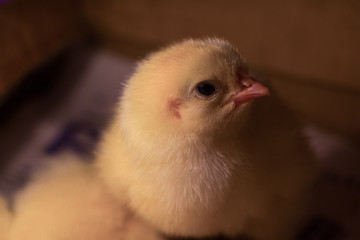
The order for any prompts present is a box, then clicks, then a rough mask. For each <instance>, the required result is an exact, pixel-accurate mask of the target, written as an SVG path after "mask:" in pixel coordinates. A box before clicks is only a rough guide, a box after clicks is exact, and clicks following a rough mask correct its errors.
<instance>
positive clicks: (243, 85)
mask: <svg viewBox="0 0 360 240" xmlns="http://www.w3.org/2000/svg"><path fill="white" fill-rule="evenodd" d="M253 84H254V81H253V80H252V79H251V78H245V79H241V80H240V86H241V88H243V89H244V88H249V87H251V86H252V85H253Z"/></svg>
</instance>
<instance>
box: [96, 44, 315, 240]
mask: <svg viewBox="0 0 360 240" xmlns="http://www.w3.org/2000/svg"><path fill="white" fill-rule="evenodd" d="M96 164H97V166H98V168H99V174H100V176H101V178H102V181H103V182H104V183H105V185H106V186H107V187H108V188H109V190H110V191H111V192H112V193H113V194H114V196H115V197H116V198H117V199H119V201H121V202H125V203H126V204H128V206H130V208H131V209H132V210H133V211H134V212H136V214H138V215H139V216H141V217H142V218H143V219H145V220H146V221H148V222H149V223H150V224H151V225H152V226H154V227H155V228H156V229H158V230H159V231H160V232H162V233H164V234H165V235H169V236H182V237H207V236H214V235H219V234H223V235H227V236H237V235H240V234H245V235H248V236H251V237H255V239H259V240H265V239H266V240H272V239H274V240H275V239H276V240H280V239H291V237H293V235H294V233H295V229H296V227H297V226H298V224H299V223H300V219H301V217H302V215H303V212H304V208H305V205H306V198H307V197H306V196H307V195H306V194H307V190H308V188H309V186H310V185H311V182H312V178H313V176H314V172H315V171H314V162H313V157H312V154H311V152H310V150H309V149H308V146H307V144H306V143H305V141H304V139H303V138H302V135H301V125H300V124H299V122H298V121H297V119H296V117H295V116H294V115H293V114H292V113H291V112H290V111H288V110H287V109H286V107H284V106H283V105H282V104H281V103H280V101H279V100H278V99H277V98H276V97H275V96H273V95H270V96H269V89H268V88H267V87H265V86H264V85H263V84H261V83H259V82H257V81H256V80H254V78H252V77H251V75H250V74H249V69H248V67H247V65H246V62H245V60H244V59H243V58H242V57H241V56H240V54H239V53H238V51H237V50H236V49H235V48H234V47H232V46H231V45H230V44H229V43H228V42H226V41H223V40H219V39H205V40H186V41H183V42H180V43H176V44H174V45H171V46H169V47H167V48H165V49H162V50H161V51H159V52H157V53H154V54H152V55H150V56H149V57H148V58H147V59H145V60H143V61H142V62H141V63H140V64H139V65H138V68H137V71H136V72H135V74H134V75H133V76H132V77H131V78H130V79H129V81H128V83H127V85H126V87H125V90H124V94H123V96H122V99H121V102H120V104H119V106H118V108H117V111H116V116H115V118H114V120H113V122H112V124H111V126H110V127H109V129H108V130H107V132H106V134H105V137H104V139H103V142H102V144H101V148H100V151H99V154H98V159H97V163H96Z"/></svg>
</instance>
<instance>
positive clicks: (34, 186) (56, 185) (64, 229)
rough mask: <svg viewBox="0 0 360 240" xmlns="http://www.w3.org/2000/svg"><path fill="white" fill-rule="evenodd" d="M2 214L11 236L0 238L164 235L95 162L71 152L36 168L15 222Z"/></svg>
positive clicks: (152, 238) (104, 239) (90, 239)
mask: <svg viewBox="0 0 360 240" xmlns="http://www.w3.org/2000/svg"><path fill="white" fill-rule="evenodd" d="M0 211H1V210H0ZM0 216H1V217H2V213H1V212H0ZM1 220H2V219H1ZM1 220H0V233H1V229H2V228H7V229H6V230H7V232H6V233H7V234H8V236H5V237H4V238H1V237H0V240H23V239H29V240H116V239H119V240H140V239H148V240H161V239H162V238H161V236H160V235H159V234H158V233H157V232H156V231H155V230H154V229H153V228H152V227H150V226H149V225H148V224H147V223H145V222H144V221H143V220H142V219H140V218H138V217H137V216H135V215H134V214H133V213H132V212H131V211H130V210H129V209H128V208H127V207H126V206H124V204H123V203H122V202H119V201H118V200H117V199H114V198H113V197H112V196H111V195H110V194H109V193H108V192H107V190H106V188H105V187H104V186H103V184H102V183H101V182H100V181H98V178H97V173H96V170H95V169H94V168H93V166H92V165H89V164H86V163H83V162H81V161H79V159H76V158H74V157H72V156H65V157H61V159H56V161H53V162H52V163H51V164H50V165H48V166H47V167H46V168H45V169H43V171H41V172H39V173H37V174H36V176H35V177H34V179H33V180H32V181H31V183H29V186H28V187H26V188H25V189H24V190H23V191H21V192H20V193H19V194H18V195H17V197H16V201H15V203H14V214H13V219H12V221H11V224H9V222H7V223H6V225H5V224H4V225H2V222H1Z"/></svg>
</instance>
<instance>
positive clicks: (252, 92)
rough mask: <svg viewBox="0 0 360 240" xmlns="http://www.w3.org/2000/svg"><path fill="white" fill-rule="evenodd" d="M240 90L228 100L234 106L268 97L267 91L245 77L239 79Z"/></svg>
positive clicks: (262, 86)
mask: <svg viewBox="0 0 360 240" xmlns="http://www.w3.org/2000/svg"><path fill="white" fill-rule="evenodd" d="M240 86H241V89H240V90H239V91H238V92H236V93H235V94H234V95H233V96H232V97H231V99H230V101H231V102H234V103H235V105H236V106H239V105H241V104H243V103H246V102H249V101H250V100H253V99H256V98H259V97H263V96H266V95H270V92H269V89H268V88H267V87H265V86H264V85H262V84H260V83H259V82H257V81H255V80H253V79H252V78H251V77H249V76H246V77H243V78H241V79H240Z"/></svg>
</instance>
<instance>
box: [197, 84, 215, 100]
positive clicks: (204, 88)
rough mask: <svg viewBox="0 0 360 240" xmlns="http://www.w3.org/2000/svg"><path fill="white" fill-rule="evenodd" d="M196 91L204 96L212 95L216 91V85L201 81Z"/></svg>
mask: <svg viewBox="0 0 360 240" xmlns="http://www.w3.org/2000/svg"><path fill="white" fill-rule="evenodd" d="M196 91H197V93H198V94H200V95H201V96H204V97H211V96H212V95H214V94H215V92H216V87H215V85H214V84H213V83H211V82H201V83H199V84H198V85H196Z"/></svg>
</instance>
